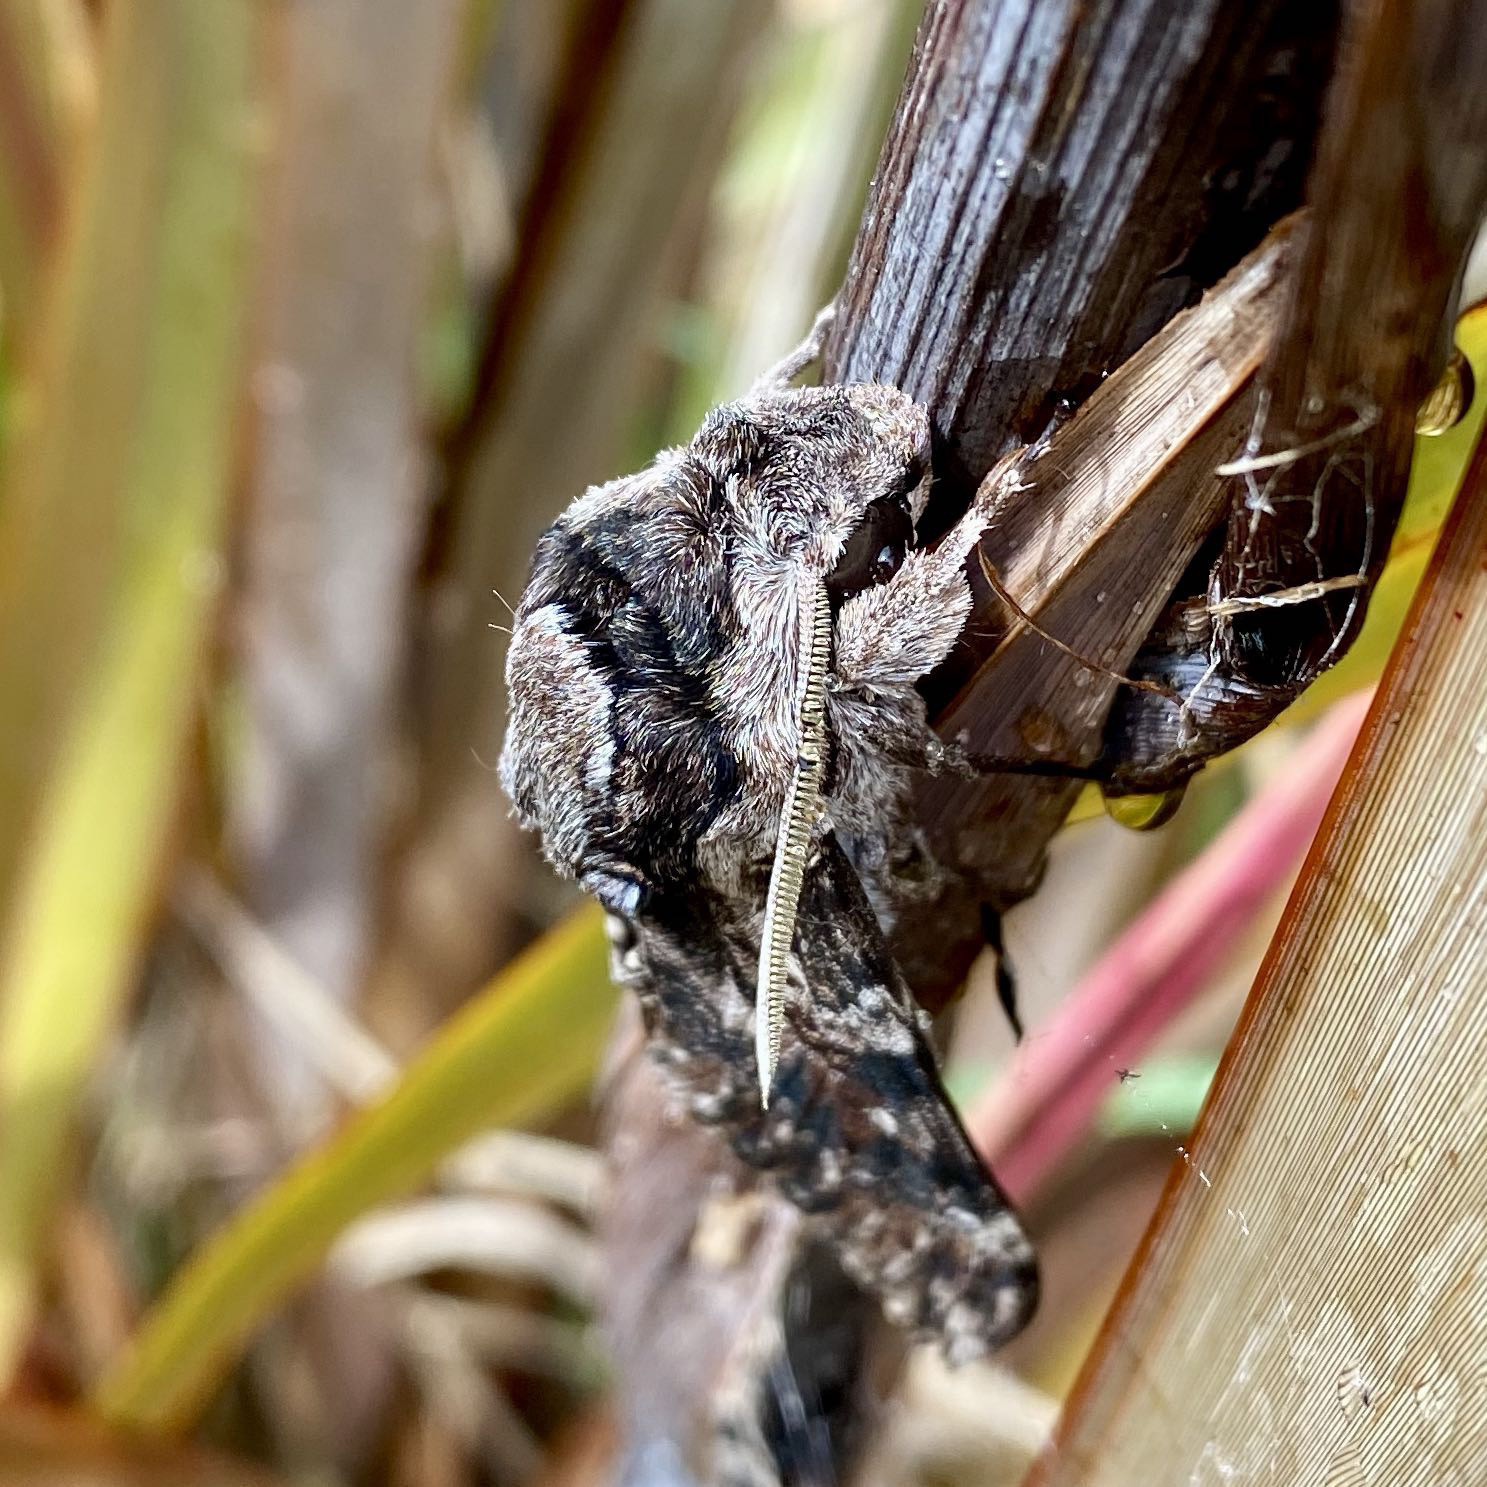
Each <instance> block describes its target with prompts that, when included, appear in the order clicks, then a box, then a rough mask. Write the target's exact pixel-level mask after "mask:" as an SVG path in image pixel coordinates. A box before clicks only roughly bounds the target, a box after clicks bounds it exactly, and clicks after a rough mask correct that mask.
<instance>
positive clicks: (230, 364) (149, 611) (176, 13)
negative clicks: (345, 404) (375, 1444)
mask: <svg viewBox="0 0 1487 1487" xmlns="http://www.w3.org/2000/svg"><path fill="white" fill-rule="evenodd" d="M261 24H262V21H261V12H260V9H259V7H257V6H255V5H253V4H251V3H249V0H218V3H215V4H211V5H204V4H202V3H200V0H159V3H154V4H150V5H145V6H132V5H131V6H114V7H112V8H111V9H110V12H109V17H108V25H107V28H106V35H105V39H104V43H103V54H102V55H103V73H104V94H103V98H102V103H101V118H100V145H99V150H98V154H97V157H96V159H95V160H94V162H93V168H92V170H91V172H90V174H89V176H88V178H87V179H86V181H85V182H84V185H83V188H82V191H81V195H80V198H79V202H78V206H77V211H76V220H75V233H74V236H73V240H72V242H71V243H70V245H69V253H68V257H67V259H66V262H65V264H64V267H63V272H62V275H61V278H60V280H59V294H58V298H57V302H56V305H55V310H56V314H55V316H54V318H53V320H52V321H51V323H49V324H48V325H47V326H46V327H45V328H44V335H43V340H44V342H45V345H44V348H43V350H44V353H45V366H44V369H43V373H42V376H41V378H40V383H41V385H40V386H39V388H37V389H35V390H34V394H33V396H34V404H33V407H32V411H31V413H30V415H29V418H28V422H27V424H26V426H25V427H24V428H23V429H22V430H21V431H20V434H19V436H18V437H19V441H20V443H19V447H18V449H17V452H16V455H15V457H14V459H13V461H12V463H11V465H10V467H9V468H8V469H7V472H6V475H7V480H6V485H5V489H4V492H3V499H0V523H3V525H0V696H4V698H5V707H4V709H3V710H0V761H3V765H4V767H3V769H0V914H3V916H4V919H3V922H0V935H3V939H0V1378H3V1377H4V1376H6V1375H7V1374H8V1372H9V1368H10V1366H11V1363H12V1361H13V1359H14V1357H15V1353H16V1350H17V1348H18V1347H19V1345H20V1341H21V1336H22V1334H23V1332H24V1329H25V1326H26V1322H27V1316H28V1310H29V1298H30V1291H31V1287H32V1269H33V1264H34V1260H35V1257H36V1252H37V1250H38V1247H39V1245H40V1243H41V1236H42V1233H43V1230H44V1225H45V1223H46V1220H47V1215H48V1213H49V1210H50V1206H51V1201H52V1197H53V1194H54V1192H55V1190H56V1186H57V1182H58V1175H59V1172H60V1171H61V1170H63V1168H64V1165H65V1164H64V1148H65V1141H66V1136H67V1131H68V1125H69V1121H70V1118H71V1115H72V1110H73V1105H74V1102H75V1099H76V1096H77V1093H78V1091H79V1088H80V1087H81V1084H82V1082H83V1080H84V1079H85V1078H86V1076H87V1074H88V1072H89V1071H90V1069H91V1068H92V1067H93V1065H94V1064H95V1062H96V1060H97V1055H98V1050H99V1047H100V1044H101V1042H102V1040H103V1038H104V1037H105V1035H106V1033H107V1031H108V1029H109V1028H110V1026H111V1025H112V1023H113V1021H114V1018H115V1016H116V1014H117V1011H118V1007H119V1004H120V1001H121V999H122V997H123V995H124V993H125V991H126V989H127V987H128V985H129V977H130V974H131V972H132V970H133V968H134V963H135V959H136V957H137V955H138V953H139V951H140V948H141V943H142V938H143V935H144V932H145V929H146V925H147V921H148V916H149V912H150V909H151V906H152V901H153V897H154V893H155V888H156V877H157V873H158V872H159V869H160V867H161V863H162V858H163V854H164V849H165V845H166V839H167V834H168V831H169V829H170V826H171V822H172V818H173V815H174V812H175V806H176V792H177V788H178V775H179V767H180V759H181V752H182V745H183V742H184V739H185V735H186V729H187V726H188V724H189V721H190V719H191V716H192V711H193V708H194V704H195V691H194V689H195V684H196V679H197V675H198V668H199V662H200V660H201V654H202V649H203V642H204V639H205V635H206V627H207V624H208V622H209V619H210V616H211V612H212V601H213V597H214V592H215V588H216V585H215V582H214V576H215V574H216V572H217V570H218V568H219V566H220V561H221V560H220V557H219V555H218V548H219V543H220V538H221V530H222V525H223V518H224V515H225V511H226V497H227V486H228V472H229V463H230V456H231V431H232V428H233V414H234V394H235V392H236V381H237V376H238V367H239V364H240V362H239V351H240V346H239V341H240V333H241V328H242V327H241V321H242V311H243V305H244V299H245V289H246V285H247V278H248V274H247V268H248V254H247V252H246V247H247V233H246V219H247V210H248V204H249V199H250V196H251V189H252V185H253V179H254V174H255V172H254V164H255V152H254V150H253V148H252V136H251V131H250V128H249V123H250V120H249V114H248V110H249V106H250V102H251V89H252V83H253V78H252V64H253V59H254V57H255V54H256V45H255V41H256V33H257V30H258V27H259V26H260V25H261Z"/></svg>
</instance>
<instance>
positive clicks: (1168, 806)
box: [1101, 784, 1188, 831]
mask: <svg viewBox="0 0 1487 1487" xmlns="http://www.w3.org/2000/svg"><path fill="white" fill-rule="evenodd" d="M1187 788H1188V787H1187V785H1186V784H1182V785H1178V786H1176V787H1175V788H1174V789H1171V790H1162V791H1160V792H1159V793H1157V794H1155V795H1102V797H1101V799H1102V801H1103V804H1104V806H1105V814H1106V815H1107V816H1109V817H1110V819H1111V820H1112V821H1114V822H1115V823H1116V825H1118V826H1124V827H1125V828H1126V829H1127V830H1128V831H1155V830H1156V828H1157V827H1158V826H1162V825H1165V824H1166V823H1167V822H1168V821H1170V820H1171V819H1172V818H1173V816H1175V815H1176V814H1177V808H1178V806H1180V805H1181V804H1182V798H1183V796H1184V795H1186V794H1187Z"/></svg>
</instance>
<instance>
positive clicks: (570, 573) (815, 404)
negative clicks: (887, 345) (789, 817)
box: [501, 387, 929, 913]
mask: <svg viewBox="0 0 1487 1487" xmlns="http://www.w3.org/2000/svg"><path fill="white" fill-rule="evenodd" d="M928 465H929V427H928V421H927V418H926V416H925V414H924V411H923V409H921V408H919V407H918V406H917V405H915V404H914V403H913V402H911V401H910V400H909V399H908V398H907V397H905V396H904V395H903V394H901V393H899V392H897V391H896V390H894V389H892V388H886V387H846V388H806V389H794V390H789V391H783V392H778V393H767V394H763V395H760V396H758V397H754V398H751V399H749V400H748V401H746V402H743V403H737V404H731V405H727V406H725V407H723V408H721V409H718V410H716V411H714V412H713V413H712V414H711V415H709V417H708V419H707V420H706V422H705V423H704V424H703V426H702V428H701V429H700V430H699V432H698V434H697V436H696V438H695V439H694V440H693V441H692V443H691V444H690V445H688V446H687V447H685V448H682V449H675V450H668V451H666V452H665V453H663V454H662V455H661V456H659V457H658V459H657V460H656V461H655V463H654V464H653V465H652V466H651V467H650V468H649V469H647V470H645V471H642V472H640V473H639V474H637V475H634V476H630V477H627V478H625V479H623V480H618V481H614V482H611V483H610V484H607V485H603V486H598V487H595V488H593V489H591V490H589V491H588V492H586V493H585V494H584V495H583V496H581V497H580V498H579V499H578V501H576V502H575V503H574V505H573V506H572V507H571V508H570V509H569V510H568V512H567V513H566V514H565V515H564V516H563V517H562V518H561V519H560V520H559V521H558V522H556V523H555V524H554V525H553V527H552V528H550V529H549V530H548V532H547V533H546V534H545V535H544V536H543V538H542V539H541V541H540V543H539V545H538V548H537V552H536V555H535V558H534V561H533V566H532V572H531V576H530V579H529V582H528V585H527V588H526V590H525V592H524V594H523V596H522V600H521V603H520V605H519V606H518V609H517V615H516V622H515V626H514V635H513V639H512V643H511V647H510V651H509V653H508V660H507V681H508V690H509V697H510V715H509V723H508V730H507V737H506V743H505V748H504V751H503V756H502V764H501V773H502V779H503V782H504V783H505V785H506V788H507V791H508V793H509V794H510V795H511V797H512V799H513V800H514V802H515V803H516V806H517V809H518V813H519V815H520V816H521V817H522V819H523V820H524V822H525V823H526V824H528V825H531V826H535V827H537V828H538V829H539V830H540V831H541V833H542V836H543V842H544V847H545V850H546V852H547V854H548V856H549V857H550V859H551V860H552V861H553V862H554V864H555V865H556V866H557V867H558V868H559V870H560V871H562V872H564V873H567V874H569V875H571V876H575V877H578V878H579V879H580V880H581V881H585V882H586V883H587V884H588V885H589V886H591V887H592V888H594V889H595V891H596V892H598V893H599V895H600V896H601V898H604V899H605V900H606V901H611V906H613V907H618V908H619V909H621V911H628V912H631V913H633V912H634V911H636V910H638V909H639V907H640V905H641V904H642V903H643V901H644V898H645V896H646V894H648V893H650V892H653V891H657V890H659V889H669V888H672V887H676V886H679V885H681V884H684V883H687V882H692V881H695V880H696V879H697V878H698V875H699V872H700V873H701V874H702V875H703V876H704V877H706V876H709V875H711V876H713V877H720V876H727V875H729V874H730V873H736V874H737V875H741V877H742V878H744V879H749V880H751V881H752V882H753V883H754V885H755V887H756V888H757V887H760V886H761V885H762V883H763V880H764V878H765V877H766V876H767V872H768V868H769V864H770V862H771V860H772V855H773V846H774V842H775V839H776V835H777V829H778V825H779V821H780V816H781V811H782V808H783V805H784V801H785V796H786V793H787V791H788V789H789V787H790V783H791V780H792V779H793V778H794V775H795V772H796V764H797V758H798V753H799V744H800V739H799V721H800V720H799V708H800V697H801V689H802V686H803V682H804V670H805V668H806V666H807V665H808V663H809V659H810V658H809V649H808V636H807V634H806V631H805V629H803V625H802V616H803V615H805V614H807V613H808V612H809V611H811V609H812V607H813V605H814V599H813V597H812V596H813V595H814V594H815V593H816V591H817V590H818V589H819V588H822V587H823V586H824V589H825V591H826V594H827V596H828V599H829V602H830V609H831V623H832V629H833V633H836V631H837V630H838V628H839V626H840V624H841V623H843V622H844V621H846V620H847V618H848V617H849V616H850V615H851V614H852V613H853V612H854V607H855V608H857V609H860V608H861V607H862V606H863V601H864V599H866V598H867V597H868V596H870V595H871V594H872V593H874V592H875V591H881V590H883V589H884V588H885V587H891V586H892V585H893V584H894V583H895V582H896V581H897V579H898V578H899V577H900V576H901V574H902V572H903V567H904V564H905V561H906V557H907V555H908V554H909V553H910V552H911V551H912V543H913V523H914V520H915V519H916V518H917V516H918V515H919V514H920V512H921V511H922V509H923V504H924V500H925V493H926V486H927V480H926V474H927V471H928ZM858 628H860V627H858ZM858 648H859V649H860V646H859V647H858ZM830 653H831V648H830V647H828V651H827V655H828V665H829V664H830V661H829V657H830ZM847 742H848V744H849V746H850V748H851V749H860V748H861V747H863V746H865V745H867V746H870V741H869V740H867V739H866V738H865V737H859V738H855V739H852V740H848V741H847ZM837 743H838V740H837V739H836V738H835V737H834V735H833V733H832V730H831V725H830V720H829V719H828V739H827V745H826V748H827V753H828V755H830V754H831V753H832V751H833V750H834V749H835V747H836V745H837Z"/></svg>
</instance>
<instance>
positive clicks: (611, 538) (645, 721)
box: [528, 511, 739, 882]
mask: <svg viewBox="0 0 1487 1487" xmlns="http://www.w3.org/2000/svg"><path fill="white" fill-rule="evenodd" d="M674 516H675V513H674V512H667V513H662V517H664V518H665V521H664V522H663V521H662V517H657V516H652V517H650V518H646V517H644V516H638V515H636V514H635V513H634V512H633V511H631V512H630V513H629V514H628V516H622V515H616V516H615V517H613V518H608V517H606V518H604V519H602V520H601V521H598V522H596V523H592V524H590V525H588V526H583V527H580V526H577V525H575V524H572V523H570V522H567V521H566V520H565V521H559V522H558V523H556V524H555V525H554V526H553V527H551V528H550V529H549V530H548V532H547V533H546V534H545V535H544V536H543V538H542V541H541V543H540V544H539V546H538V553H537V558H536V561H535V563H534V565H533V577H532V581H531V583H530V585H529V590H528V592H529V596H530V600H531V602H532V603H537V604H546V605H551V606H553V607H555V608H556V609H557V610H558V612H559V613H560V614H561V615H562V617H563V618H562V623H563V628H564V629H565V630H566V631H567V632H568V633H569V634H570V635H573V636H575V637H576V638H578V639H580V640H582V641H583V643H584V648H585V651H586V653H587V656H588V664H589V665H590V666H592V668H593V669H594V671H595V672H596V673H597V674H598V675H599V677H600V678H601V679H602V680H603V682H604V684H605V686H606V688H607V690H608V692H609V695H610V698H611V699H612V700H611V708H610V716H609V718H608V719H607V720H606V727H607V730H608V734H609V737H610V738H611V740H612V742H613V748H614V758H613V764H612V767H611V775H610V780H609V783H608V788H607V791H606V794H605V797H604V798H603V799H595V800H594V801H593V802H591V803H590V806H589V810H590V816H591V818H592V819H591V829H590V837H591V840H592V841H593V842H594V843H595V845H596V848H597V849H598V850H600V851H602V852H603V853H605V854H610V855H612V856H613V857H614V858H616V859H617V860H621V861H624V862H627V863H631V864H635V865H637V866H638V867H640V868H641V869H642V870H643V871H644V872H645V873H646V875H647V876H648V877H651V878H654V879H656V880H658V881H668V882H679V881H681V880H683V879H686V878H689V877H691V876H693V875H694V873H695V847H696V842H697V839H698V838H699V837H700V836H701V835H702V833H703V832H704V831H706V829H707V828H708V826H709V825H711V824H712V822H713V820H714V819H715V818H716V817H717V815H718V814H719V813H720V812H721V811H722V810H724V809H725V808H726V807H727V806H728V805H729V804H730V803H732V801H733V800H734V799H735V798H736V796H737V793H738V789H739V770H738V761H737V759H736V758H735V757H734V755H733V753H732V751H731V750H730V749H729V747H728V746H727V744H726V742H725V741H724V735H723V729H722V725H721V723H720V721H719V719H718V717H717V713H716V710H715V709H714V707H713V705H712V703H711V700H710V698H709V695H708V688H707V671H708V668H709V667H711V666H713V665H715V664H716V663H717V660H718V656H719V652H720V648H721V647H722V645H723V644H724V634H725V629H724V620H723V618H722V617H721V615H720V611H719V606H718V602H717V592H718V591H719V590H720V589H722V590H723V591H724V592H726V588H725V583H726V580H725V576H724V575H723V574H722V573H721V572H718V573H715V574H712V575H711V576H710V577H708V578H707V581H705V582H704V581H696V582H692V583H690V585H688V584H679V583H678V573H679V572H682V571H684V570H685V569H686V565H685V564H682V565H681V566H680V567H679V566H678V563H679V560H678V556H677V550H676V548H675V546H674V544H673V545H671V546H668V545H667V543H666V542H664V541H661V540H654V541H653V543H652V546H651V547H650V548H649V549H648V553H649V561H648V562H641V561H640V559H639V557H638V555H637V549H636V544H643V543H644V542H645V541H646V540H647V539H648V538H650V539H658V533H657V532H656V530H655V529H656V527H657V526H658V524H660V525H665V524H666V523H667V522H671V519H672V518H673V517H674ZM671 524H672V525H674V522H673V523H671ZM675 535H676V534H675V533H674V532H673V533H671V536H672V537H673V538H674V537H675ZM695 566H696V572H695V573H693V574H691V577H692V578H694V579H697V578H699V575H703V574H704V573H705V569H706V565H703V564H697V565H695ZM715 566H717V565H715ZM688 603H690V606H691V608H690V610H688V609H687V608H686V605H687V604H688Z"/></svg>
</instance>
